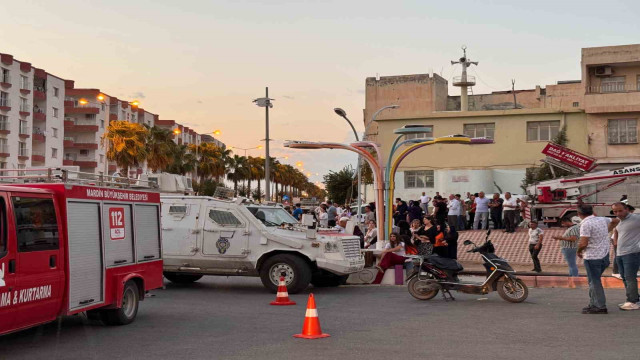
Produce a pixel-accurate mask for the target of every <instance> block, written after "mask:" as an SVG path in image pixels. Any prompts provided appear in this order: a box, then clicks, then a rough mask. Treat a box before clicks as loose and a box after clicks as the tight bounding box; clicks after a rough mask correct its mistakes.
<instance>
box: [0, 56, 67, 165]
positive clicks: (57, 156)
mask: <svg viewBox="0 0 640 360" xmlns="http://www.w3.org/2000/svg"><path fill="white" fill-rule="evenodd" d="M0 72H1V74H0V168H2V169H24V168H27V167H40V166H52V167H55V166H60V165H62V137H63V128H62V118H63V101H64V80H62V79H60V78H59V77H56V76H54V75H51V74H49V73H47V72H46V71H44V70H42V69H38V68H35V67H33V66H32V65H31V64H30V63H28V62H23V61H18V60H16V59H14V58H13V56H11V55H8V54H0Z"/></svg>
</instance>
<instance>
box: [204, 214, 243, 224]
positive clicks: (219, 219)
mask: <svg viewBox="0 0 640 360" xmlns="http://www.w3.org/2000/svg"><path fill="white" fill-rule="evenodd" d="M209 219H211V220H213V221H214V222H215V223H216V224H218V225H221V226H232V227H238V226H242V222H241V221H240V220H238V218H237V217H236V216H235V215H233V214H232V213H231V212H229V211H223V210H209Z"/></svg>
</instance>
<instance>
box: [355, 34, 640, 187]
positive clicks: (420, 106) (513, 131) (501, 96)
mask: <svg viewBox="0 0 640 360" xmlns="http://www.w3.org/2000/svg"><path fill="white" fill-rule="evenodd" d="M581 69H582V78H581V79H580V80H569V81H558V82H557V83H556V84H554V85H547V86H544V87H541V86H536V87H535V88H534V89H526V90H515V91H511V90H508V91H496V92H492V93H490V94H469V95H468V110H467V111H460V96H459V95H449V93H448V88H449V87H448V85H449V84H448V81H447V80H446V79H444V78H442V77H440V76H438V75H436V74H417V75H400V76H388V77H380V78H374V77H371V78H367V79H366V81H365V109H364V123H365V126H366V127H367V128H368V131H367V133H366V138H367V139H369V140H372V141H376V142H378V143H379V144H380V145H381V147H382V152H383V153H384V155H383V158H385V159H386V158H387V156H388V153H389V150H390V147H391V144H392V143H393V141H394V140H395V137H396V136H395V135H394V134H393V129H396V128H399V127H402V126H404V125H423V126H431V127H432V132H430V133H424V134H417V135H411V136H413V137H431V136H434V137H439V136H446V135H450V134H467V135H469V136H472V137H488V138H491V139H493V140H494V143H493V144H485V145H473V146H470V145H434V146H427V147H425V148H422V149H421V150H418V151H416V152H414V153H413V154H411V155H410V156H409V157H408V158H407V159H405V160H404V161H403V163H402V165H401V166H400V168H399V170H398V173H397V175H396V179H395V183H396V194H397V195H398V196H400V197H402V198H406V199H415V198H418V196H419V195H420V193H421V192H422V191H426V192H428V193H431V194H433V193H435V191H438V192H440V193H441V194H449V193H465V192H467V191H469V192H472V193H473V192H478V191H485V192H487V193H492V192H497V191H501V192H505V191H510V192H513V193H522V190H521V188H520V184H521V182H522V180H523V179H524V175H525V171H526V168H529V167H533V166H538V165H540V160H541V159H543V158H544V155H543V154H541V151H542V149H543V148H544V146H545V145H546V144H547V142H548V141H550V140H551V139H553V137H554V136H555V134H557V133H558V131H559V130H560V129H561V128H563V127H565V126H566V127H565V128H566V131H567V136H568V139H569V142H568V144H567V146H568V147H569V148H572V149H574V150H576V151H579V152H582V153H585V154H587V155H589V156H592V157H594V158H596V159H597V168H596V170H599V169H607V168H616V167H623V166H628V165H630V164H635V163H640V144H639V143H638V129H637V121H638V117H639V115H640V45H623V46H607V47H596V48H585V49H582V63H581ZM541 71H542V68H541ZM392 104H397V105H400V107H399V108H397V109H393V110H386V111H383V112H381V113H380V114H379V116H378V117H377V121H376V122H375V123H371V124H370V122H371V118H372V116H373V114H374V113H375V112H376V111H377V110H378V109H380V108H382V107H384V106H388V105H392ZM369 198H371V196H370V195H369Z"/></svg>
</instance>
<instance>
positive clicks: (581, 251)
mask: <svg viewBox="0 0 640 360" xmlns="http://www.w3.org/2000/svg"><path fill="white" fill-rule="evenodd" d="M577 210H578V216H579V217H580V219H582V222H581V223H580V242H579V244H578V257H579V258H584V268H585V270H586V271H587V279H588V280H589V305H588V306H587V307H585V308H583V309H582V313H583V314H606V313H607V299H606V297H605V295H604V288H603V287H602V281H601V279H600V277H601V276H602V273H604V271H605V270H606V269H607V267H609V263H610V262H609V249H610V248H611V243H610V241H609V231H611V230H613V228H614V227H615V225H617V224H618V222H619V220H618V219H615V220H613V221H612V220H611V219H610V218H607V217H599V216H594V215H593V207H592V206H591V205H584V204H583V205H579V206H578V208H577Z"/></svg>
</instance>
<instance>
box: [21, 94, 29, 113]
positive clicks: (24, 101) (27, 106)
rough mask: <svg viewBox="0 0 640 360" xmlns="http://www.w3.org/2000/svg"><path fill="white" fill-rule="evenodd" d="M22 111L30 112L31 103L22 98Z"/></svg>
mask: <svg viewBox="0 0 640 360" xmlns="http://www.w3.org/2000/svg"><path fill="white" fill-rule="evenodd" d="M20 111H24V112H29V103H28V102H27V98H23V97H21V98H20Z"/></svg>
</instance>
